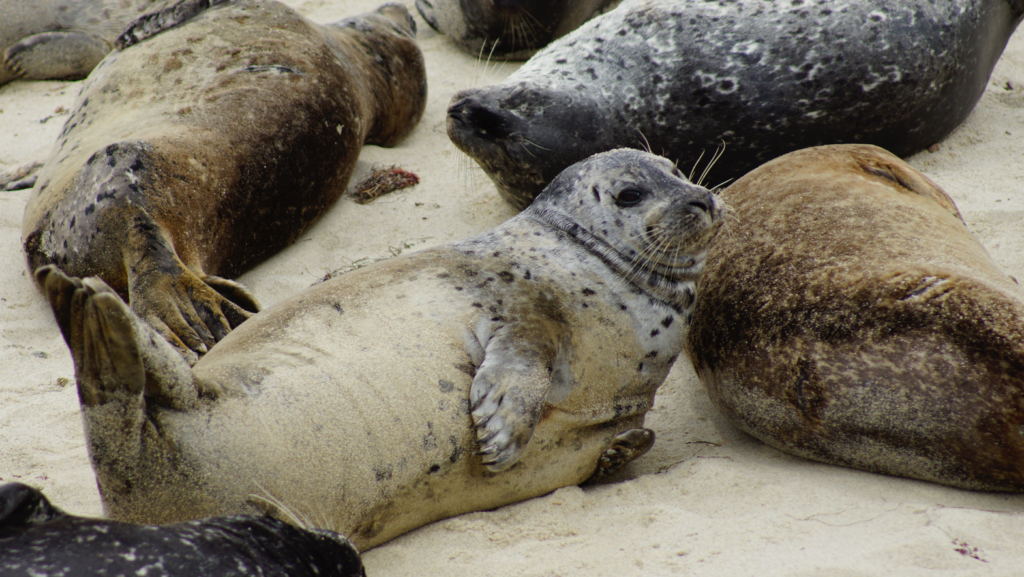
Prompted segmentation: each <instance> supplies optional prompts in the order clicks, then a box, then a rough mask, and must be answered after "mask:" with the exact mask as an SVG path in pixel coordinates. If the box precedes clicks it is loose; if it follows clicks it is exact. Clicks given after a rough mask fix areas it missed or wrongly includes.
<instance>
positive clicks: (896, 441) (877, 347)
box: [686, 145, 1024, 491]
mask: <svg viewBox="0 0 1024 577" xmlns="http://www.w3.org/2000/svg"><path fill="white" fill-rule="evenodd" d="M723 197H724V198H725V200H726V201H727V202H728V203H729V204H730V205H731V206H732V207H733V208H734V209H735V211H736V223H735V226H733V227H732V230H731V231H730V232H731V234H729V235H724V236H722V238H721V239H720V240H719V242H718V243H717V244H716V245H715V246H714V247H713V248H712V250H711V252H710V254H709V255H708V262H707V269H706V272H705V274H704V277H703V279H702V281H701V283H700V287H701V293H700V294H701V298H700V301H699V302H698V303H697V306H696V309H695V311H694V320H693V329H692V331H691V333H690V335H689V337H688V340H687V345H686V346H687V350H688V353H689V355H690V357H691V359H692V360H693V363H694V366H695V368H696V370H697V374H698V375H699V377H700V379H701V381H702V382H703V383H704V385H705V386H706V387H707V390H708V393H709V394H710V396H711V399H712V400H713V401H714V402H715V404H717V405H718V406H719V408H721V409H722V410H723V411H724V412H725V414H726V415H727V416H728V417H729V418H730V419H731V420H732V421H733V422H734V423H736V424H737V425H739V426H740V427H741V428H742V429H744V430H745V431H747V432H749V433H751V434H752V435H754V436H755V437H757V438H759V439H761V440H763V441H765V442H767V443H768V444H770V445H773V446H775V447H778V448H779V449H782V450H784V451H786V452H790V453H793V454H796V455H800V456H803V457H808V458H811V459H816V460H819V461H824V462H826V463H833V464H837V465H844V466H848V467H855V468H858V469H865V470H868V471H875V472H879V473H885V474H889V475H898V476H904V477H912V478H916V479H924V480H928V481H935V482H938V483H943V484H946V485H952V486H955V487H962V488H967V489H979V490H986V491H1021V490H1024V302H1022V293H1021V290H1020V288H1019V287H1018V286H1017V283H1016V282H1015V280H1014V279H1012V278H1010V277H1008V276H1007V275H1006V274H1004V273H1003V272H1001V271H1000V270H999V268H998V267H997V266H996V264H995V263H994V262H993V261H992V259H991V258H990V257H989V255H988V254H987V253H986V252H985V249H984V248H983V247H982V246H981V245H980V244H979V243H978V241H977V240H975V238H974V237H973V236H972V235H971V233H970V232H969V231H968V230H967V227H966V226H965V225H964V222H963V220H962V219H961V217H960V214H959V212H958V211H957V208H956V206H955V205H954V204H953V201H952V200H951V199H950V198H949V196H947V195H946V193H945V192H943V191H942V190H941V189H940V188H939V187H938V186H936V185H935V184H934V183H933V182H931V181H930V180H928V178H926V177H925V176H923V175H922V174H921V173H919V172H918V171H916V170H914V169H913V168H911V167H910V166H909V165H907V164H906V163H904V162H903V161H901V160H899V159H898V158H896V157H895V156H893V155H891V154H889V153H887V152H885V151H884V150H882V149H880V148H876V147H872V146H861V145H849V146H826V147H821V148H811V149H806V150H802V151H798V152H794V153H791V154H788V155H786V156H783V157H781V158H779V159H777V160H774V161H772V162H769V163H768V164H765V165H764V166H762V167H760V168H758V169H757V170H754V171H753V172H751V173H750V174H748V175H746V176H745V177H743V178H742V179H740V180H739V181H737V182H736V183H735V184H734V185H732V186H730V187H729V188H728V189H727V190H726V191H725V192H723Z"/></svg>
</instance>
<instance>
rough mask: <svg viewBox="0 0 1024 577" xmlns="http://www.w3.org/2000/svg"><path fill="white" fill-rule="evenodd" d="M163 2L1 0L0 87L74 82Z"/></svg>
mask: <svg viewBox="0 0 1024 577" xmlns="http://www.w3.org/2000/svg"><path fill="white" fill-rule="evenodd" d="M166 3H167V0H31V1H26V0H0V14H2V15H3V18H2V19H0V58H2V62H0V86H2V85H4V84H7V83H8V82H10V81H12V80H14V79H16V78H24V79H27V80H51V79H53V80H55V79H65V80H79V79H81V78H85V77H86V76H88V75H89V72H90V71H91V70H92V69H93V68H94V67H95V66H96V65H97V64H99V62H100V60H103V57H104V56H106V55H107V54H109V53H110V51H111V50H113V49H114V42H115V40H116V39H117V36H118V34H120V33H121V31H122V30H124V29H125V27H126V26H128V24H130V23H131V22H132V21H133V20H135V19H136V18H138V17H139V16H141V15H142V14H144V13H146V12H147V11H149V10H151V9H153V8H155V7H158V6H160V5H162V4H166Z"/></svg>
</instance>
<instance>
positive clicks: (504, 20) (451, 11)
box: [416, 0, 619, 60]
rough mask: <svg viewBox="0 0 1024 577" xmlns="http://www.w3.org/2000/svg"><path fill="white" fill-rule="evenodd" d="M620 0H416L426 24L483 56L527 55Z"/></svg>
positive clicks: (517, 57)
mask: <svg viewBox="0 0 1024 577" xmlns="http://www.w3.org/2000/svg"><path fill="white" fill-rule="evenodd" d="M618 3H619V0H416V9H417V10H419V12H420V15H421V16H423V19H424V20H426V21H427V24H430V26H431V27H432V28H433V29H434V30H437V31H438V32H440V33H442V34H447V35H448V36H449V37H450V38H451V39H452V40H453V41H455V43H456V44H458V45H459V46H461V47H462V48H464V49H466V50H468V51H469V52H471V53H473V54H475V55H477V56H479V57H480V58H499V59H504V60H525V59H527V58H529V57H530V56H532V55H533V53H534V52H536V51H537V50H538V49H540V48H543V47H545V46H547V45H548V44H549V43H550V42H551V41H552V40H554V39H556V38H560V37H562V36H565V35H566V34H568V33H569V32H572V31H573V30H575V29H576V28H578V27H579V25H580V24H583V23H584V22H586V21H587V20H589V19H591V18H593V17H594V16H596V15H597V14H600V13H601V12H602V11H604V10H607V9H609V8H611V7H613V6H615V5H616V4H618Z"/></svg>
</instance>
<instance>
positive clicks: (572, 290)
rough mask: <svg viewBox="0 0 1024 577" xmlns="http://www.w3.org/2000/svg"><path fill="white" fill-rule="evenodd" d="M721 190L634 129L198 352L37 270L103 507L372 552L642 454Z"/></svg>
mask: <svg viewBox="0 0 1024 577" xmlns="http://www.w3.org/2000/svg"><path fill="white" fill-rule="evenodd" d="M722 210H723V208H722V204H721V201H719V200H718V198H717V197H716V196H714V195H713V194H711V193H710V192H709V191H708V190H707V189H705V188H702V187H698V186H695V185H692V184H690V183H689V182H688V181H686V180H685V179H684V178H683V177H682V175H681V174H680V173H679V171H678V170H677V169H676V168H675V167H674V166H673V165H672V164H671V163H670V162H668V161H667V160H665V159H663V158H659V157H656V156H653V155H649V154H647V153H642V152H639V151H635V150H620V151H613V152H610V153H606V154H602V155H597V156H594V157H592V158H590V159H587V160H585V161H583V162H581V163H579V164H576V165H574V166H572V167H570V168H569V169H567V170H566V171H565V172H564V173H563V174H562V175H561V176H560V177H559V178H557V179H555V181H554V182H552V184H551V186H550V187H549V188H548V190H547V191H546V193H545V194H544V195H542V196H541V197H540V198H538V200H537V202H536V203H534V206H533V207H531V208H530V210H528V211H525V212H523V213H522V214H520V215H518V216H517V217H515V218H512V219H510V220H509V221H507V222H506V223H504V224H502V225H501V226H499V227H497V228H495V229H493V230H491V231H488V232H485V233H483V234H480V235H478V236H475V237H472V238H469V239H467V240H463V241H460V242H456V243H453V244H448V245H442V246H439V247H435V248H431V249H427V250H424V251H422V252H418V253H414V254H409V255H402V256H399V257H395V258H393V259H390V260H387V261H383V262H380V263H376V264H374V265H371V266H368V267H365V268H362V269H359V270H356V271H353V272H350V273H348V274H345V275H343V276H340V277H336V278H333V279H331V280H329V281H326V282H323V283H320V284H317V285H314V286H313V287H311V288H309V289H307V290H305V291H304V292H301V293H299V294H297V295H295V296H294V297H292V298H290V299H288V300H285V301H283V302H281V303H280V304H277V305H275V306H274V307H272V308H268V309H266V310H264V311H263V312H261V313H260V314H258V315H256V316H254V317H253V318H251V319H249V320H248V321H247V322H246V323H245V324H243V325H241V326H240V327H238V328H237V329H235V330H234V331H232V332H231V333H230V334H228V335H227V337H225V338H224V340H222V341H220V342H219V343H217V345H216V346H214V347H213V348H212V349H211V350H210V352H209V353H207V354H206V355H205V356H204V357H203V358H202V359H200V360H199V362H198V363H196V364H195V366H194V367H193V368H191V369H190V368H189V366H188V364H187V363H186V362H185V361H184V360H182V359H181V358H180V356H178V355H177V354H175V353H174V351H173V350H172V349H171V348H170V345H168V344H167V343H166V341H164V340H163V339H160V338H157V336H156V334H155V333H153V331H152V330H151V329H150V328H149V327H148V325H146V324H145V323H143V322H141V321H140V319H139V318H138V317H137V316H136V315H134V314H133V313H132V312H131V311H130V310H129V309H128V308H126V306H125V305H124V303H123V301H121V299H119V298H117V297H116V295H115V294H113V293H112V292H111V290H110V289H109V288H107V287H106V285H104V284H103V283H102V281H100V280H98V279H94V278H88V279H84V280H81V281H79V280H77V279H69V278H67V277H66V276H64V275H63V274H62V273H60V272H59V271H58V270H57V269H56V268H55V267H52V266H50V267H45V268H43V269H40V270H39V271H38V272H37V273H36V276H37V279H38V281H39V282H40V285H41V286H43V287H44V291H45V293H46V296H47V298H48V299H49V302H50V303H51V305H52V307H53V310H54V314H55V316H56V318H57V321H58V324H59V325H60V327H61V331H62V332H63V334H64V336H65V339H66V340H67V342H68V346H69V347H70V349H71V352H72V356H73V357H74V362H75V374H76V378H77V381H78V391H79V398H80V400H81V404H82V411H83V416H84V422H85V432H86V439H87V444H88V447H89V451H90V459H91V461H92V464H93V468H94V469H95V471H96V475H97V480H98V484H99V487H100V492H101V494H102V498H103V503H104V508H105V511H106V513H107V514H108V515H109V516H111V517H112V518H114V519H119V520H125V521H132V522H140V523H167V522H175V521H180V520H183V519H188V518H199V517H206V516H211V515H222V514H234V513H252V512H257V511H263V510H266V507H270V509H269V510H271V511H273V510H274V507H279V506H281V505H283V506H284V507H285V508H287V510H290V511H293V512H295V514H296V515H297V516H299V517H306V518H310V519H313V520H314V522H315V523H316V524H317V525H318V526H321V527H324V528H329V529H331V530H334V531H337V532H339V533H341V534H344V535H347V536H348V537H349V538H350V539H352V541H353V543H354V544H355V545H356V546H357V547H359V548H360V549H361V550H364V549H366V548H369V547H373V546H375V545H377V544H379V543H381V542H383V541H386V540H388V539H391V538H393V537H395V536H397V535H400V534H402V533H404V532H406V531H409V530H411V529H414V528H416V527H419V526H421V525H424V524H426V523H429V522H432V521H435V520H437V519H441V518H445V517H449V516H452V515H458V514H461V513H465V512H469V511H477V510H485V509H493V508H495V507H498V506H501V505H504V504H507V503H511V502H514V501H520V500H523V499H528V498H530V497H534V496H538V495H542V494H545V493H548V492H550V491H552V490H554V489H556V488H559V487H563V486H566V485H572V484H576V483H580V482H582V481H585V480H587V479H588V478H591V477H594V476H602V475H605V474H609V473H611V472H613V471H614V470H616V469H617V468H618V467H620V466H621V465H623V464H624V463H626V462H628V461H629V460H631V459H633V458H635V457H637V456H639V455H641V454H643V453H644V452H645V451H646V450H647V449H648V448H649V447H650V445H651V444H652V443H653V441H654V435H653V432H651V431H650V430H647V429H644V428H643V421H644V415H645V413H646V411H647V410H648V409H649V408H650V406H651V404H652V402H653V396H654V393H655V390H656V389H657V387H658V386H659V385H660V384H661V383H662V381H663V380H664V379H665V376H666V374H667V373H668V371H669V368H670V367H671V366H672V363H673V362H674V361H675V359H676V356H677V355H678V354H679V352H680V351H681V348H682V339H683V336H684V334H685V331H686V326H687V324H688V322H689V315H690V310H691V308H692V305H693V301H694V284H695V281H696V280H697V279H698V277H699V275H700V271H701V269H702V267H703V262H704V255H705V253H706V250H707V246H708V244H709V243H710V242H711V240H712V238H713V237H714V236H715V234H716V232H717V230H718V229H719V225H720V223H721V214H722Z"/></svg>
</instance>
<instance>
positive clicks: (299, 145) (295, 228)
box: [22, 0, 426, 358]
mask: <svg viewBox="0 0 1024 577" xmlns="http://www.w3.org/2000/svg"><path fill="white" fill-rule="evenodd" d="M201 4H202V3H197V2H195V1H191V2H182V3H179V4H177V5H175V6H172V7H171V8H169V9H168V10H164V11H159V12H157V13H155V14H154V15H151V16H146V17H142V18H140V19H139V20H138V21H137V22H136V23H135V25H133V26H131V27H129V28H128V30H127V31H126V32H125V33H124V34H123V35H122V37H121V40H120V42H121V43H122V44H123V45H124V46H125V48H124V50H122V51H117V52H113V53H111V55H110V56H109V57H107V58H106V59H105V60H104V61H103V62H102V63H101V64H100V65H99V66H98V67H97V68H96V69H95V70H94V71H93V73H92V74H91V75H90V77H89V79H88V80H86V82H85V83H84V85H83V86H82V92H81V94H80V95H79V97H78V100H77V101H76V104H75V109H74V111H73V113H72V114H71V116H70V118H69V119H68V121H67V124H66V125H65V126H64V131H63V133H62V134H61V136H60V138H59V139H58V141H57V143H56V145H55V146H54V149H53V152H52V153H51V155H50V158H49V159H48V160H47V162H46V165H45V166H44V167H43V169H42V171H41V172H40V173H39V177H38V182H37V183H36V187H35V189H34V190H33V192H32V197H31V198H30V199H29V202H28V206H27V207H26V209H25V217H24V222H23V228H22V234H23V238H24V246H25V252H26V255H27V258H28V265H29V268H30V269H31V270H35V269H36V268H38V267H40V266H42V265H45V264H56V265H57V266H59V267H61V269H62V270H64V271H65V272H66V273H68V274H69V275H73V276H99V277H101V278H102V279H103V280H104V281H105V282H106V283H107V284H109V285H110V286H111V287H112V288H114V290H116V291H117V292H118V294H120V295H121V297H122V298H124V299H125V300H127V301H128V302H129V303H130V305H131V306H132V309H133V310H134V311H135V312H136V313H137V314H139V315H140V316H141V317H142V318H144V319H146V320H147V321H148V322H150V323H151V324H152V325H153V326H154V328H156V330H157V332H158V333H160V334H161V335H163V336H164V337H165V338H167V339H168V340H170V341H171V342H172V343H173V344H174V345H175V346H177V347H179V348H180V349H181V350H182V351H184V352H186V353H188V354H189V355H190V356H191V357H193V358H194V357H195V355H196V354H201V353H203V352H205V351H206V350H207V349H208V348H209V347H210V346H212V345H213V343H214V342H215V341H217V340H219V339H220V338H222V337H223V335H224V334H226V333H227V332H228V331H229V330H230V329H231V328H232V327H234V326H236V325H238V324H239V323H241V322H242V321H243V320H244V319H245V318H247V317H248V316H249V314H250V313H252V312H255V311H256V310H258V304H257V302H256V300H255V298H254V297H253V296H252V295H250V294H249V292H248V291H246V290H245V288H244V287H242V286H241V285H239V284H237V283H235V282H233V281H230V280H227V279H226V278H224V277H233V276H236V275H238V274H240V273H241V272H243V271H245V270H246V269H247V268H249V267H251V266H253V265H254V264H256V263H259V262H261V261H262V260H264V259H265V258H267V257H268V256H269V255H271V254H274V253H275V252H276V251H278V250H280V249H281V248H282V247H284V246H286V245H288V244H289V243H291V242H292V241H293V240H294V239H296V238H297V237H298V236H299V235H300V234H301V233H302V231H303V230H305V229H306V228H307V227H308V226H309V225H310V224H312V223H313V222H314V221H315V220H316V219H317V218H319V217H320V215H322V214H323V213H324V212H325V211H326V210H327V209H328V208H329V207H330V206H331V205H332V204H333V203H334V202H335V201H336V200H337V199H338V197H339V196H340V195H341V194H342V193H343V192H344V191H345V186H346V184H347V182H348V180H349V177H350V176H351V174H352V171H353V169H354V168H355V162H356V159H357V158H358V156H359V151H360V149H361V148H362V146H363V144H364V143H371V144H379V145H382V146H390V145H393V144H395V143H397V142H398V141H399V140H401V139H402V138H404V137H405V136H406V135H407V134H409V133H410V132H411V131H412V129H413V128H414V127H415V126H416V123H417V122H418V121H419V119H420V117H421V115H422V113H423V109H424V106H425V103H426V76H425V70H424V66H423V57H422V54H421V53H420V50H419V47H418V46H417V45H416V42H415V40H414V38H413V37H414V34H415V24H414V22H413V20H412V17H411V16H410V15H409V13H408V11H407V10H406V9H405V8H404V7H403V6H401V5H398V4H387V5H384V6H382V7H381V8H379V9H378V10H377V11H375V12H371V13H368V14H365V15H361V16H355V17H352V18H348V19H345V20H341V21H339V22H336V23H334V24H330V25H318V24H314V23H312V22H309V21H308V20H306V19H304V18H302V17H301V16H299V15H298V14H297V13H296V12H295V11H294V10H292V9H290V8H288V7H286V6H284V5H283V4H280V3H278V2H273V1H266V2H260V1H256V0H238V1H233V2H223V3H221V4H219V5H218V6H216V7H213V8H208V9H205V10H199V11H198V14H195V13H196V12H197V10H198V9H199V8H202V5H201ZM182 20H184V23H183V24H180V25H177V26H175V24H178V23H180V22H181V21H182ZM161 30H163V31H162V32H161Z"/></svg>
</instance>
